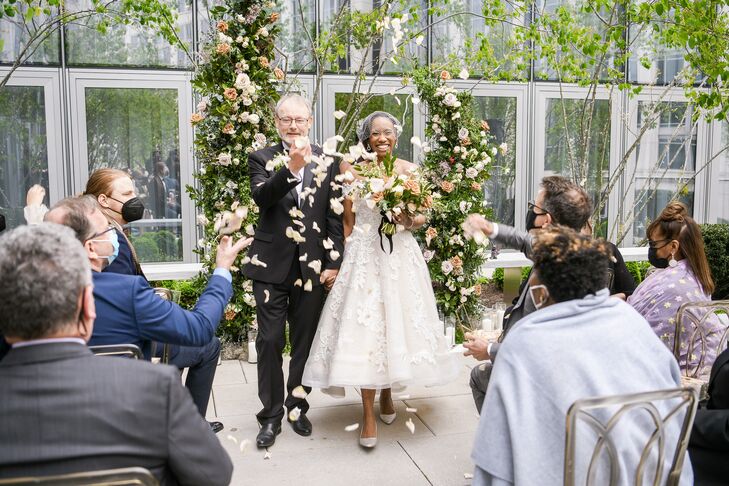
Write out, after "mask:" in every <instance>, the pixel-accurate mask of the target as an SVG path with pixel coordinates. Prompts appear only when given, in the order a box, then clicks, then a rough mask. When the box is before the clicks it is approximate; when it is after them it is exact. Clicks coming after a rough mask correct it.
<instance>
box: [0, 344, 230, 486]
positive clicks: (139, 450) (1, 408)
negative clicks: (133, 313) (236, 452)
mask: <svg viewBox="0 0 729 486" xmlns="http://www.w3.org/2000/svg"><path fill="white" fill-rule="evenodd" d="M0 383H2V388H3V391H2V399H0V478H8V477H16V476H24V475H53V474H64V473H71V472H80V471H87V470H99V469H112V468H120V467H131V466H141V467H145V468H147V469H149V470H150V471H152V473H153V474H154V475H155V476H157V478H159V479H161V481H162V482H163V484H181V485H185V484H189V485H196V486H197V485H202V484H205V485H227V484H228V483H229V482H230V477H231V474H232V471H233V465H232V464H231V462H230V458H229V457H228V454H227V453H226V452H225V450H224V449H223V448H222V446H221V445H220V441H219V440H218V439H217V438H216V437H215V435H214V434H213V433H212V431H211V430H210V426H209V425H208V424H207V423H206V422H205V421H204V420H203V419H202V418H201V417H200V414H199V413H198V411H197V408H195V405H193V403H192V399H191V398H190V394H189V392H188V391H187V390H186V389H185V388H184V387H183V386H182V384H181V383H180V374H179V372H178V371H177V369H175V368H173V367H171V366H166V365H153V364H151V363H147V362H144V361H136V360H127V359H121V358H100V357H96V356H94V355H93V354H91V352H90V351H89V350H88V348H86V346H83V345H81V344H78V343H52V344H50V343H49V344H38V345H34V346H29V347H25V348H16V349H12V350H11V351H10V353H8V355H7V356H6V357H5V359H4V360H3V361H2V362H0Z"/></svg>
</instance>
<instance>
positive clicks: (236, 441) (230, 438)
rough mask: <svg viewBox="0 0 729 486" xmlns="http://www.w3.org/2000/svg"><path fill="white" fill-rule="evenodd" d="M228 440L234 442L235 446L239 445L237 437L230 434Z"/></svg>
mask: <svg viewBox="0 0 729 486" xmlns="http://www.w3.org/2000/svg"><path fill="white" fill-rule="evenodd" d="M226 439H228V440H232V441H233V443H234V444H237V443H238V439H236V438H235V437H233V436H232V435H230V434H228V436H227V437H226Z"/></svg>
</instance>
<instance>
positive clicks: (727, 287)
mask: <svg viewBox="0 0 729 486" xmlns="http://www.w3.org/2000/svg"><path fill="white" fill-rule="evenodd" d="M701 234H702V235H703V237H704V246H705V248H706V258H707V259H708V260H709V268H710V269H711V276H712V277H713V278H714V284H716V289H715V290H714V293H713V294H712V296H711V298H712V299H714V300H724V299H727V298H729V225H726V224H702V225H701Z"/></svg>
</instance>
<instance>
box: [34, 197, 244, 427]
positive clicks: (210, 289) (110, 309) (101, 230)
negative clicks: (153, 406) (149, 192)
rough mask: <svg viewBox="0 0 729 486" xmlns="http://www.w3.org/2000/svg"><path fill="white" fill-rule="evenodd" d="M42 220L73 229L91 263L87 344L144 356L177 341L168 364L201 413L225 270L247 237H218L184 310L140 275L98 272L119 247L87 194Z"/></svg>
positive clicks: (225, 294)
mask: <svg viewBox="0 0 729 486" xmlns="http://www.w3.org/2000/svg"><path fill="white" fill-rule="evenodd" d="M45 220H46V221H49V222H52V223H59V224H63V225H65V226H69V227H70V228H71V229H73V230H74V232H75V233H76V237H77V238H78V239H79V240H80V241H81V243H82V244H83V245H84V248H85V249H86V252H87V254H88V256H89V260H90V261H91V268H92V270H93V281H94V301H95V302H96V315H97V321H96V325H95V326H94V332H93V335H92V336H91V339H90V340H89V345H92V346H93V345H97V344H124V343H131V344H136V345H137V346H139V347H141V348H142V349H143V350H144V352H145V356H147V357H148V358H149V357H150V348H151V345H150V343H151V341H157V342H161V343H169V344H174V345H179V346H175V347H174V348H175V349H173V351H172V353H171V354H172V356H171V358H170V364H171V365H174V366H177V367H178V368H180V369H182V368H187V367H189V370H188V374H187V380H186V382H185V386H186V387H187V388H188V390H189V391H190V395H191V396H192V400H193V402H195V405H196V406H197V408H198V411H199V412H200V415H202V416H203V417H205V412H206V410H207V407H208V400H209V398H210V390H211V389H212V386H213V379H214V378H215V368H216V366H217V362H218V357H219V355H220V340H219V339H218V338H217V337H215V331H216V330H217V328H218V324H220V320H221V318H222V316H223V313H224V312H225V306H226V305H227V304H228V301H229V300H230V298H231V296H232V295H233V286H232V277H231V275H230V270H229V269H230V266H231V265H232V264H233V262H234V261H235V259H236V257H237V256H238V253H240V251H241V250H242V249H243V248H245V247H247V246H248V245H249V244H250V243H251V241H252V239H251V238H248V239H241V240H238V241H237V242H236V243H235V244H233V242H232V240H231V238H230V237H227V236H224V237H223V238H221V240H220V244H219V245H218V248H217V254H216V269H215V271H214V272H213V275H212V276H211V277H210V280H209V281H208V285H207V287H206V288H205V290H204V291H203V293H202V295H200V298H199V299H198V301H197V304H196V305H195V307H194V308H193V309H192V310H191V311H187V310H185V309H183V308H181V307H180V306H179V305H177V304H175V303H173V302H170V301H167V300H164V299H162V298H160V297H159V296H157V295H156V294H155V293H154V290H153V289H152V288H151V287H150V286H149V284H148V283H147V280H146V279H144V277H141V276H138V275H122V274H118V273H111V272H102V270H103V269H104V267H105V266H107V265H109V264H110V263H111V262H112V261H113V260H114V258H115V256H116V254H117V252H118V248H119V246H118V242H117V241H116V236H117V233H116V231H114V227H113V226H110V225H109V223H108V222H107V220H106V218H105V217H104V214H103V213H102V212H101V211H100V210H99V207H98V205H97V203H96V201H95V200H94V199H93V198H92V197H90V196H82V197H78V198H67V199H64V200H63V201H60V202H58V203H57V204H56V205H55V206H54V207H53V208H52V209H51V211H50V212H49V213H48V214H47V215H46V218H45ZM211 427H212V428H213V430H214V431H216V432H219V431H220V430H222V428H223V426H222V424H221V423H220V422H213V423H211Z"/></svg>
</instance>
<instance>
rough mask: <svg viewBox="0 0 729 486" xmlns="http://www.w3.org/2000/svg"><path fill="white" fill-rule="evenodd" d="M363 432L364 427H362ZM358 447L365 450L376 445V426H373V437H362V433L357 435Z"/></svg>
mask: <svg viewBox="0 0 729 486" xmlns="http://www.w3.org/2000/svg"><path fill="white" fill-rule="evenodd" d="M362 430H364V426H363V427H362ZM359 445H360V446H362V447H364V448H365V449H372V448H373V447H375V446H376V445H377V426H376V425H375V436H374V437H362V432H361V431H360V433H359Z"/></svg>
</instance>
